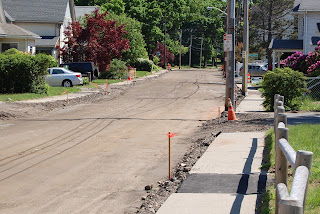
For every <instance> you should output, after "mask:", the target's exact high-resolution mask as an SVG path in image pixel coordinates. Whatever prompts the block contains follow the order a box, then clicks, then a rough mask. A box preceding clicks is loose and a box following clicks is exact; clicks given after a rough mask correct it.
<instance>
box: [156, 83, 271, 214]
mask: <svg viewBox="0 0 320 214" xmlns="http://www.w3.org/2000/svg"><path fill="white" fill-rule="evenodd" d="M262 102H263V99H262V98H261V97H260V95H259V91H257V90H255V89H253V88H249V89H248V95H247V96H246V97H245V99H244V100H243V101H242V102H241V104H240V105H239V106H238V108H237V111H238V112H263V111H264V109H263V107H262V105H261V104H262ZM264 135H265V132H245V133H242V132H236V133H222V134H220V135H219V136H218V137H217V138H216V139H215V141H214V142H213V143H212V144H211V145H210V146H209V148H208V149H207V151H206V152H205V153H204V154H203V155H202V157H201V158H200V159H199V160H198V161H197V163H196V164H195V165H194V166H193V168H192V169H191V171H190V175H189V176H188V178H187V179H186V180H185V181H184V182H183V183H182V186H181V188H180V189H179V190H178V192H177V193H174V194H172V195H171V196H170V197H169V198H168V199H167V201H166V202H165V203H164V204H163V205H162V207H161V208H160V209H159V210H158V212H157V213H159V214H168V213H170V214H175V213H176V214H178V213H179V214H181V213H183V214H191V213H192V214H194V213H197V214H199V213H200V214H201V213H203V214H205V213H219V214H220V213H234V214H236V213H246V214H247V213H249V214H250V213H256V203H257V198H258V195H259V194H260V193H261V192H262V191H263V190H264V188H265V185H266V181H267V174H266V172H261V171H260V166H261V162H262V158H263V149H264Z"/></svg>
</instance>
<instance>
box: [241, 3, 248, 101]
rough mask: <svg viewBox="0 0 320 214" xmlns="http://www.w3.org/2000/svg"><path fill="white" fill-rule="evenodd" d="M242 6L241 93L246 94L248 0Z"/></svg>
mask: <svg viewBox="0 0 320 214" xmlns="http://www.w3.org/2000/svg"><path fill="white" fill-rule="evenodd" d="M243 1H244V3H243V7H244V31H243V51H244V55H245V56H244V61H243V72H242V95H244V96H246V95H247V91H248V90H247V89H248V87H247V86H248V85H247V76H248V56H249V3H248V0H243Z"/></svg>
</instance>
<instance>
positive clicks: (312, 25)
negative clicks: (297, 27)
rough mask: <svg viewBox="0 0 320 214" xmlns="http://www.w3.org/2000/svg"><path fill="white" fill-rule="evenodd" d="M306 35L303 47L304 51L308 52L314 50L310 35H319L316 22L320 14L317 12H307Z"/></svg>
mask: <svg viewBox="0 0 320 214" xmlns="http://www.w3.org/2000/svg"><path fill="white" fill-rule="evenodd" d="M306 16H307V35H306V37H305V38H304V39H305V42H304V44H305V47H304V53H305V54H308V53H309V52H311V51H314V48H315V47H316V46H315V45H312V43H311V37H314V36H317V37H319V36H320V33H319V30H318V27H317V23H320V14H319V12H308V13H307V15H306Z"/></svg>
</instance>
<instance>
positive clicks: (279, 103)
mask: <svg viewBox="0 0 320 214" xmlns="http://www.w3.org/2000/svg"><path fill="white" fill-rule="evenodd" d="M278 107H283V102H282V101H279V100H277V101H276V103H275V108H274V120H273V131H274V133H275V134H276V131H277V127H278V122H277V117H278V113H284V112H285V111H283V112H282V110H280V112H279V111H278ZM283 109H284V108H283Z"/></svg>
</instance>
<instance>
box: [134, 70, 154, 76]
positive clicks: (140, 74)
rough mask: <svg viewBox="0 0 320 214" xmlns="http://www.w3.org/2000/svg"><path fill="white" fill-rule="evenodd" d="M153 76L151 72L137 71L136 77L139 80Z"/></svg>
mask: <svg viewBox="0 0 320 214" xmlns="http://www.w3.org/2000/svg"><path fill="white" fill-rule="evenodd" d="M151 74H152V72H149V71H136V77H137V78H139V77H144V76H149V75H151Z"/></svg>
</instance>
